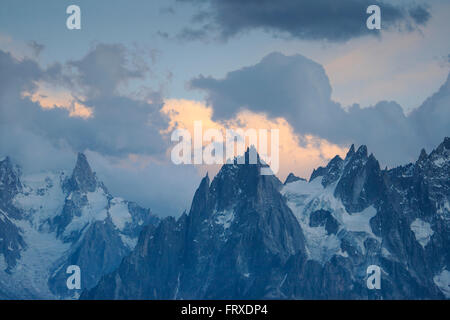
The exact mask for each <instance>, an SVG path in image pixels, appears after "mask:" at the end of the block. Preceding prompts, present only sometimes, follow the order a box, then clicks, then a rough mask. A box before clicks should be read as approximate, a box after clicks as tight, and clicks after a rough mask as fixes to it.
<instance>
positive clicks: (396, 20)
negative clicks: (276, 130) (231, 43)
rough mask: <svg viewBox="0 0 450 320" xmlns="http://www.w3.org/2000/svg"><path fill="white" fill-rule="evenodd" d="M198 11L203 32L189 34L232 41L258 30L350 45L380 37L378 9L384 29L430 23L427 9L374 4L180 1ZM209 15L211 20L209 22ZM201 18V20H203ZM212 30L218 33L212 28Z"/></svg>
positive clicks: (352, 0)
mask: <svg viewBox="0 0 450 320" xmlns="http://www.w3.org/2000/svg"><path fill="white" fill-rule="evenodd" d="M179 1H183V2H191V3H193V4H195V5H197V6H199V8H200V9H199V10H200V13H201V14H200V15H199V16H198V15H197V16H194V19H193V20H194V22H197V23H200V24H202V27H200V28H198V29H193V28H192V27H190V28H188V29H187V30H189V32H186V29H185V30H183V32H182V34H181V36H182V35H183V34H184V35H186V36H189V37H190V38H192V35H202V37H203V34H202V33H201V30H203V31H205V30H206V31H211V29H217V30H218V32H219V37H220V38H222V39H229V38H231V37H233V36H236V35H238V34H240V33H243V32H247V31H251V30H255V29H259V30H264V31H267V32H269V33H271V34H273V35H274V36H282V37H292V38H297V39H307V40H328V41H347V40H349V39H351V38H355V37H360V36H364V35H377V34H379V32H375V31H373V30H368V29H367V27H366V20H367V18H368V14H367V13H366V9H367V7H369V6H370V5H374V4H375V5H379V6H380V8H381V12H382V26H383V29H385V30H389V29H402V30H413V29H415V28H417V27H419V26H422V25H425V24H426V23H427V22H428V20H429V19H430V17H431V15H430V13H429V10H428V7H426V6H423V5H415V4H411V5H396V4H393V3H391V2H387V1H373V0H348V1H335V0H301V1H300V0H278V1H273V0H250V1H244V2H243V1H238V0H212V1H209V2H205V1H202V0H179ZM205 12H207V13H208V14H207V16H208V17H209V20H208V19H207V21H206V22H205V21H204V20H205V16H206V15H205V14H204V13H205ZM199 17H201V19H200V18H199ZM211 27H213V28H211Z"/></svg>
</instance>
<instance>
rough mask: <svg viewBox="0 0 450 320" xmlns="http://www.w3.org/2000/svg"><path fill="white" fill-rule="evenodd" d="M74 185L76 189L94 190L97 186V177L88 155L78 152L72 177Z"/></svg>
mask: <svg viewBox="0 0 450 320" xmlns="http://www.w3.org/2000/svg"><path fill="white" fill-rule="evenodd" d="M71 183H72V186H73V187H74V188H75V189H76V190H80V191H85V192H86V191H89V192H93V191H95V189H96V188H97V178H96V176H95V173H94V172H93V171H92V169H91V166H90V165H89V163H88V161H87V158H86V155H85V154H84V153H82V152H79V153H78V156H77V163H76V164H75V168H74V170H73V173H72V177H71Z"/></svg>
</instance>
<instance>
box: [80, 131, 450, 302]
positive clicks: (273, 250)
mask: <svg viewBox="0 0 450 320" xmlns="http://www.w3.org/2000/svg"><path fill="white" fill-rule="evenodd" d="M246 157H247V158H248V151H247V153H246ZM261 166H262V164H261V163H258V164H254V165H250V164H248V165H237V164H236V163H235V164H227V165H224V166H223V167H222V169H221V170H220V172H219V173H218V174H217V176H216V177H215V178H214V179H213V180H212V182H211V181H210V179H209V177H208V175H206V176H205V177H204V178H203V180H202V182H201V183H200V186H199V187H198V189H197V191H196V193H195V195H194V198H193V201H192V206H191V209H190V211H189V213H184V214H183V215H182V216H181V217H180V218H178V219H175V218H173V217H168V218H165V219H163V220H161V222H160V223H159V225H158V226H157V227H156V228H154V227H153V226H152V225H151V226H149V227H146V228H144V229H143V231H142V232H141V234H140V236H139V240H138V243H137V245H136V247H135V248H134V250H133V251H132V252H131V254H129V255H128V256H126V257H125V258H124V259H123V261H122V262H121V263H120V266H119V267H118V268H117V269H116V270H115V271H113V272H111V273H109V274H107V275H104V276H103V277H102V278H101V280H100V282H99V283H98V284H97V285H96V286H95V287H93V288H92V289H88V290H85V291H84V292H83V294H82V296H81V298H82V299H445V298H450V139H449V138H445V139H444V141H443V142H442V143H441V144H440V145H439V146H438V147H437V148H436V149H435V150H434V151H432V152H431V153H430V154H427V153H426V152H425V151H424V150H423V151H422V152H421V154H420V156H419V158H418V160H417V161H416V162H415V163H411V164H408V165H405V166H401V167H397V168H394V169H389V170H388V169H385V170H382V169H380V165H379V163H378V161H377V160H376V158H375V156H374V155H373V154H370V155H369V154H368V151H367V148H366V146H360V147H359V148H358V149H357V150H355V147H354V146H352V147H351V148H350V150H349V151H348V153H347V155H346V157H345V159H341V158H340V157H339V156H336V157H335V158H333V159H332V160H331V161H330V162H329V163H328V165H327V166H326V167H320V168H318V169H316V170H314V172H313V173H312V175H311V177H310V179H309V181H305V180H303V179H298V178H296V177H295V176H294V175H291V176H290V177H289V178H288V179H287V181H286V183H285V184H282V183H281V182H280V181H279V180H278V179H277V178H276V177H275V176H263V175H260V169H261ZM370 265H376V266H379V267H380V269H381V287H380V289H369V288H368V286H367V285H366V283H367V281H366V280H367V267H368V266H370Z"/></svg>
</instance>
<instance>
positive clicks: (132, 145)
mask: <svg viewBox="0 0 450 320" xmlns="http://www.w3.org/2000/svg"><path fill="white" fill-rule="evenodd" d="M136 61H139V60H134V61H131V60H129V59H128V52H127V50H126V49H125V48H124V47H122V46H118V45H104V44H100V45H98V46H96V47H94V48H93V49H92V50H91V51H90V52H88V53H87V54H86V55H85V56H84V57H82V58H81V59H79V60H76V61H71V62H69V63H66V64H54V65H51V66H50V67H48V68H43V67H41V66H40V65H39V64H38V63H37V62H36V61H34V60H29V59H24V60H19V59H17V58H16V57H14V56H13V55H11V54H10V53H8V52H5V51H2V50H0V70H1V72H0V158H1V157H2V156H6V155H8V156H10V157H11V158H12V159H13V161H14V162H15V163H18V164H19V165H21V166H22V169H23V171H24V172H38V171H42V170H60V169H65V170H71V169H72V168H73V166H74V164H75V160H76V152H78V151H82V152H87V155H88V159H89V162H90V163H91V165H92V167H93V168H94V170H95V171H97V173H98V176H99V177H100V179H102V180H103V181H104V182H105V184H106V185H107V186H108V189H109V190H110V191H111V192H112V193H113V194H115V195H118V196H122V197H126V198H127V199H128V200H133V201H137V202H138V203H140V204H141V205H143V206H147V207H150V208H152V210H153V211H154V212H156V213H158V214H161V215H163V216H165V215H179V214H181V213H182V210H184V209H185V208H187V207H188V205H189V201H190V200H191V199H192V195H193V194H192V193H193V192H194V191H195V186H196V185H197V184H198V182H199V179H200V177H199V176H198V174H197V172H196V169H195V168H193V167H186V166H184V167H183V166H175V165H174V164H172V163H160V162H159V161H156V162H155V161H153V162H150V163H148V162H146V161H147V160H148V159H149V158H150V157H151V158H152V159H154V158H157V159H158V158H162V157H164V156H165V151H166V150H167V147H168V146H169V144H168V143H169V142H168V141H166V140H164V139H163V137H162V136H161V135H160V133H159V130H161V129H163V128H164V129H165V128H167V119H165V118H164V117H162V116H161V114H160V112H159V110H160V108H161V107H162V98H161V96H160V94H159V93H158V92H153V91H152V92H151V93H150V95H151V96H152V100H153V101H152V102H146V101H144V100H143V99H140V100H138V99H132V98H130V97H127V96H124V95H120V94H119V92H118V91H119V90H118V88H120V87H121V86H122V85H123V84H125V83H126V82H128V81H130V80H133V79H136V78H138V79H139V78H142V77H144V72H145V70H147V67H146V66H143V65H141V64H140V63H141V62H138V64H137V65H136V63H135V62H136ZM139 65H141V67H140V68H139V67H138V66H139ZM41 82H45V83H51V84H58V85H60V86H61V87H63V88H66V89H70V91H71V92H76V93H77V94H82V95H83V96H84V100H83V101H80V102H82V103H83V104H84V105H86V106H87V107H90V108H91V109H92V110H93V117H91V118H88V119H83V118H79V117H71V116H70V114H69V110H67V109H63V108H53V109H43V108H42V107H41V105H40V104H39V103H38V102H33V101H32V100H31V99H30V98H29V97H28V96H23V92H29V93H33V92H36V90H37V89H38V86H37V84H38V83H41ZM130 153H132V154H137V155H140V156H141V157H140V159H141V160H139V161H134V160H133V159H129V158H128V155H129V154H130ZM180 177H183V179H180ZM156 182H157V183H156Z"/></svg>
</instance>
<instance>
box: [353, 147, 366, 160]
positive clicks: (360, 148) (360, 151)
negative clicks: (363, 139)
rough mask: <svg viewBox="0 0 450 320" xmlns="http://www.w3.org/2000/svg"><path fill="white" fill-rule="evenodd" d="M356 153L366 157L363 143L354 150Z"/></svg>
mask: <svg viewBox="0 0 450 320" xmlns="http://www.w3.org/2000/svg"><path fill="white" fill-rule="evenodd" d="M356 154H357V155H359V156H361V157H362V158H367V147H366V146H365V145H361V146H360V147H359V148H358V151H356Z"/></svg>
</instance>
